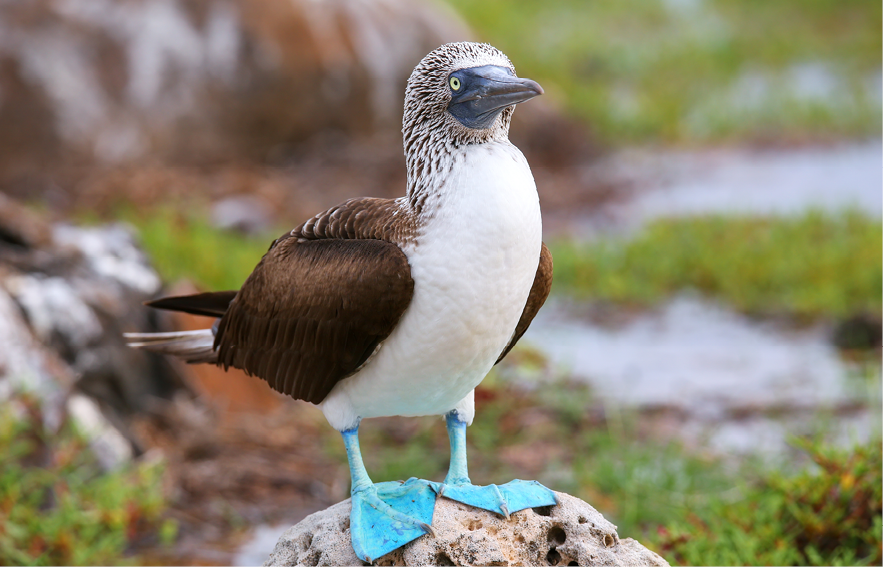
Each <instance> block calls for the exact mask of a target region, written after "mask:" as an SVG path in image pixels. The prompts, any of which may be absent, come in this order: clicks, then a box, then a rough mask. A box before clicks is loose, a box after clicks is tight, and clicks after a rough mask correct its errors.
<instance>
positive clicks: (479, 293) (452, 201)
mask: <svg viewBox="0 0 883 567" xmlns="http://www.w3.org/2000/svg"><path fill="white" fill-rule="evenodd" d="M442 191H444V193H443V195H442V197H443V199H442V198H440V199H439V201H438V203H437V205H436V206H435V207H434V209H433V210H431V212H430V213H429V214H428V215H427V216H428V218H427V219H426V222H425V224H424V227H423V230H422V231H421V234H420V236H419V238H418V239H417V244H416V246H415V247H414V248H413V249H412V250H411V251H410V252H411V253H410V254H409V262H410V264H411V273H412V277H413V278H414V300H413V307H414V310H415V311H419V312H420V313H421V314H422V317H421V320H423V321H427V329H426V330H427V332H429V333H433V334H435V335H436V338H435V341H436V344H437V347H438V348H437V350H438V352H440V353H444V354H441V356H443V357H447V358H448V359H451V357H453V358H459V359H462V360H475V361H476V362H478V361H481V365H486V364H487V360H486V359H488V358H492V359H493V360H496V357H497V356H498V355H499V354H500V351H502V349H503V348H504V347H505V345H506V344H508V341H509V339H510V338H511V335H512V332H513V330H514V328H515V325H516V324H517V322H518V319H519V318H520V316H521V313H522V311H523V309H524V305H525V303H526V301H527V296H528V294H529V292H530V287H531V284H532V283H533V279H534V276H535V275H536V270H537V265H538V261H539V255H540V246H541V232H542V221H541V218H540V208H539V199H538V197H537V192H536V186H535V184H534V180H533V176H532V175H531V173H530V169H529V167H528V166H527V162H526V161H525V160H524V157H523V156H522V155H521V152H519V151H518V150H517V149H516V148H515V147H514V146H511V145H489V144H488V145H484V146H477V147H473V148H471V149H470V150H469V151H466V152H464V153H463V154H462V155H461V156H458V159H457V160H455V162H454V165H453V167H452V168H451V172H450V174H449V175H448V176H447V182H446V184H445V186H444V187H443V188H442ZM430 327H431V329H430ZM493 360H490V363H491V364H492V363H493ZM443 363H444V361H440V364H442V365H443ZM461 363H463V362H462V361H461ZM488 368H489V366H488ZM484 371H485V372H486V371H487V369H485V370H484Z"/></svg>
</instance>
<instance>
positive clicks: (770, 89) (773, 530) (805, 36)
mask: <svg viewBox="0 0 883 567" xmlns="http://www.w3.org/2000/svg"><path fill="white" fill-rule="evenodd" d="M460 40H481V41H487V42H489V43H492V44H493V45H495V46H496V47H498V48H500V49H501V50H503V51H504V52H505V53H506V54H507V55H509V57H510V58H511V60H512V61H513V63H514V64H515V66H516V68H517V70H518V73H519V75H521V76H526V77H530V78H533V79H535V80H537V81H539V82H540V83H541V84H542V85H543V87H544V88H545V91H546V94H545V95H544V96H543V97H541V98H539V99H536V100H534V101H531V102H530V103H529V104H525V105H522V106H519V108H518V110H517V112H516V113H515V119H514V122H513V126H512V132H511V139H512V140H513V142H514V143H515V144H516V145H518V146H519V147H520V148H521V149H522V151H523V152H524V153H525V155H526V156H527V158H528V160H529V162H530V164H531V166H532V169H533V171H534V174H535V177H536V180H537V185H538V188H539V193H540V200H541V204H542V207H543V213H544V232H545V235H544V239H545V240H546V242H547V243H548V244H549V245H550V248H551V250H552V252H553V255H554V257H555V284H554V287H553V290H552V296H551V297H550V300H549V302H548V303H547V305H546V307H545V308H544V310H543V311H542V312H541V314H540V315H539V316H538V318H537V319H536V320H535V321H534V323H533V325H532V327H531V328H530V330H529V332H528V333H527V335H525V337H524V339H522V341H521V343H520V344H519V347H518V348H516V349H515V350H514V351H513V352H512V353H511V354H510V355H509V357H508V358H507V359H506V360H505V361H504V362H503V363H502V364H500V365H499V366H498V367H496V369H495V370H494V371H493V372H492V373H491V375H490V376H489V377H488V378H487V379H486V380H485V381H484V383H483V384H482V385H481V386H480V388H479V389H478V390H477V392H476V404H477V417H476V420H475V423H474V425H473V426H472V427H471V428H470V432H469V445H470V446H469V449H470V451H471V452H470V455H471V457H470V466H471V473H472V474H471V476H472V480H473V481H474V482H476V483H479V484H487V483H500V482H505V481H508V480H510V479H512V478H531V479H537V480H540V481H541V482H543V483H545V484H546V485H548V486H550V487H552V488H555V489H556V490H560V491H565V492H569V493H571V494H573V495H575V496H578V497H580V498H582V499H584V500H586V501H588V502H589V503H590V504H592V505H593V506H595V507H596V508H597V509H598V510H599V511H600V512H601V513H603V514H604V515H605V516H606V517H607V518H608V519H610V520H611V521H612V522H614V523H615V524H617V525H618V526H619V534H620V536H622V537H634V538H636V539H638V540H639V541H641V542H642V543H644V544H645V545H647V546H648V547H650V548H651V549H653V550H655V551H657V552H658V553H660V554H662V555H663V556H664V557H666V559H668V560H669V561H670V562H672V563H678V564H781V565H788V564H795V565H799V564H822V565H827V564H837V563H840V564H858V563H870V564H880V562H881V560H883V557H881V543H880V540H881V437H880V429H881V395H880V382H881V380H880V355H881V293H883V289H881V288H883V284H881V281H883V267H881V257H883V250H881V241H883V229H881V208H883V205H881V200H883V198H881V186H883V179H881V177H883V158H881V154H883V145H881V105H883V93H881V88H883V75H881V51H883V46H881V5H880V3H876V2H870V1H868V0H851V1H844V0H839V1H835V0H619V1H617V2H600V1H585V0H579V1H578V0H544V1H534V0H520V1H511V0H510V1H504V0H485V1H483V2H480V3H478V2H470V1H467V0H449V1H448V2H447V3H444V2H430V1H428V0H422V1H414V0H324V1H314V0H266V1H263V2H246V1H242V0H3V1H0V345H2V346H0V564H37V563H39V564H115V563H121V562H127V563H135V564H145V563H153V564H157V563H160V564H199V565H203V564H243V565H248V564H259V563H261V562H263V561H264V559H265V558H266V557H267V556H268V554H269V552H270V551H271V550H272V547H273V545H274V544H275V541H276V539H277V537H278V536H279V535H280V534H281V532H282V531H284V529H285V528H287V527H288V526H290V525H291V524H292V523H294V522H296V521H298V520H300V519H301V518H303V517H304V516H305V515H307V514H309V513H312V512H314V511H317V510H320V509H323V508H325V507H327V506H328V505H330V504H333V503H335V502H337V501H340V500H342V499H344V498H347V497H348V496H349V475H348V472H347V468H346V456H345V453H344V451H343V447H342V443H341V442H340V439H339V436H338V435H337V433H336V432H335V431H334V430H333V429H331V428H330V427H329V426H328V425H327V424H326V423H325V421H324V418H323V417H322V415H321V413H320V412H319V411H318V410H316V408H314V407H313V406H311V405H309V404H305V403H301V402H294V401H292V400H288V399H285V398H283V397H281V396H278V395H276V394H274V393H273V392H271V391H270V390H269V388H267V387H266V386H265V384H264V383H263V382H262V381H260V380H258V379H255V378H249V377H246V376H244V375H242V374H241V373H236V372H232V371H231V372H228V373H225V372H222V371H220V370H218V369H216V368H214V367H212V368H208V367H201V366H200V367H186V366H183V365H177V364H175V363H174V362H173V361H169V360H165V359H162V358H158V357H152V356H148V355H146V354H144V353H141V352H136V351H132V350H129V349H127V348H126V347H125V346H124V344H123V342H122V339H121V336H120V335H121V333H122V332H126V331H138V330H140V331H150V330H158V329H162V330H171V329H189V328H200V327H205V326H208V325H210V324H211V321H206V320H199V318H197V317H190V316H181V317H172V316H166V314H159V313H152V312H149V311H148V310H147V309H146V308H144V307H142V306H141V302H142V301H144V300H146V299H149V298H152V297H155V296H157V295H161V294H169V293H181V292H189V291H193V290H220V289H235V288H238V287H239V285H240V284H241V283H242V281H243V280H244V279H245V277H246V276H247V274H248V273H249V272H250V271H251V270H252V268H253V267H254V265H255V264H256V262H257V261H258V260H259V258H260V256H261V255H262V254H263V252H264V251H265V250H266V248H267V247H268V245H269V243H270V242H271V241H272V240H273V239H274V238H275V237H276V236H278V235H279V234H281V233H282V232H284V231H287V230H289V229H291V228H293V227H294V226H297V225H298V224H300V223H301V222H302V221H303V220H305V219H306V218H308V217H309V216H311V215H313V214H315V213H316V212H318V211H320V210H323V209H325V208H327V207H329V206H332V205H334V204H337V203H339V202H340V201H342V200H344V199H346V198H349V197H355V196H379V197H396V196H399V195H401V194H403V192H404V182H405V169H404V159H403V155H402V147H401V133H400V128H401V109H402V101H403V93H404V86H405V81H406V79H407V77H408V75H409V74H410V72H411V70H412V68H413V67H414V65H415V64H416V63H417V62H418V61H419V60H420V59H421V58H422V57H423V55H425V54H426V53H427V52H429V51H430V50H432V49H434V48H435V47H437V46H438V45H440V44H442V43H445V42H448V41H460ZM362 437H363V440H362V446H363V448H364V455H365V460H366V464H367V467H368V470H369V472H370V473H371V475H372V477H373V479H374V480H375V481H384V480H392V479H403V478H408V477H410V476H419V477H423V478H432V479H440V478H442V477H443V475H444V472H445V470H446V467H447V458H448V450H447V437H446V433H445V430H444V428H443V427H442V423H441V422H440V421H439V420H438V419H436V418H422V419H404V418H390V419H376V420H370V421H368V422H366V423H365V424H363V427H362Z"/></svg>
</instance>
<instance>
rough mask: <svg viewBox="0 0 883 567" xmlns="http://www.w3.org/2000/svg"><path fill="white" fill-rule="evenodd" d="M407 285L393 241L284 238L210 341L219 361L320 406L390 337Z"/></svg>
mask: <svg viewBox="0 0 883 567" xmlns="http://www.w3.org/2000/svg"><path fill="white" fill-rule="evenodd" d="M413 290H414V281H413V280H412V279H411V270H410V267H409V266H408V260H407V257H406V256H405V254H404V253H403V252H402V251H401V249H400V248H399V247H398V246H396V245H395V244H392V243H389V242H384V241H381V240H340V239H322V240H300V239H298V238H297V237H294V236H290V235H287V236H285V237H283V238H281V239H279V240H277V241H276V243H275V244H274V246H273V247H272V248H271V249H270V250H269V251H268V252H267V254H266V255H265V256H264V258H263V259H262V260H261V262H260V263H259V264H258V266H257V268H255V270H254V272H252V274H251V275H250V276H249V277H248V279H247V280H246V282H245V284H243V286H242V289H241V290H240V291H239V293H238V294H237V295H236V298H235V299H233V301H231V302H230V306H229V308H228V310H227V313H226V314H225V315H224V317H223V319H221V323H220V325H219V327H218V332H217V335H216V337H215V349H216V350H217V352H218V364H219V365H223V366H224V367H225V368H227V367H230V366H233V367H236V368H241V369H242V370H244V371H245V372H247V373H248V374H252V375H255V376H258V377H260V378H263V379H264V380H266V381H267V382H268V383H269V384H270V386H272V387H273V388H274V389H276V390H278V391H280V392H283V393H285V394H288V395H290V396H292V397H293V398H296V399H300V400H306V401H308V402H312V403H315V404H317V403H320V402H321V401H322V400H324V399H325V396H327V395H328V393H329V392H330V391H331V389H332V388H333V387H334V385H335V384H337V382H339V381H340V380H342V379H343V378H345V377H347V376H349V375H350V374H352V373H353V372H355V371H356V370H357V369H358V368H359V366H361V365H362V364H363V363H364V362H365V361H366V360H367V359H368V357H369V356H371V354H372V353H373V352H374V349H375V348H377V345H378V344H380V342H381V341H382V340H384V339H385V338H386V337H388V336H389V334H390V333H391V332H392V330H393V329H394V328H395V325H396V324H397V323H398V321H399V319H400V318H401V316H402V314H403V313H404V312H405V309H406V308H407V307H408V304H409V303H410V302H411V296H412V295H413Z"/></svg>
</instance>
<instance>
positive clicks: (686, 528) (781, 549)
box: [655, 440, 883, 565]
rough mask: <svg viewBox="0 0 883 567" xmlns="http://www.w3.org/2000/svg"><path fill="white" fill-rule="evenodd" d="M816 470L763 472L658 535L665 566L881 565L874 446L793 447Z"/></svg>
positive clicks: (879, 465)
mask: <svg viewBox="0 0 883 567" xmlns="http://www.w3.org/2000/svg"><path fill="white" fill-rule="evenodd" d="M796 444H797V446H799V447H801V448H802V449H803V450H804V451H806V453H807V454H808V455H809V456H810V457H811V458H812V459H813V461H814V462H815V463H816V467H815V468H814V469H813V470H806V471H802V472H800V473H798V474H796V475H792V476H787V475H783V474H781V473H770V474H768V475H766V476H764V477H763V478H762V479H760V480H759V481H758V482H756V483H755V484H754V485H752V486H751V487H750V489H749V490H748V491H747V492H746V493H745V495H744V497H743V498H742V499H740V500H738V501H737V502H733V503H731V502H725V501H721V500H715V501H713V502H711V503H710V505H709V506H708V507H707V508H706V509H705V510H699V511H693V512H692V513H691V514H690V515H688V516H686V517H682V518H679V519H678V520H677V521H675V522H671V523H670V524H669V525H668V526H667V527H664V528H662V529H660V530H658V532H657V533H658V537H657V538H655V543H656V544H657V545H659V549H660V550H661V552H662V553H664V554H665V556H666V557H667V559H668V560H669V561H670V562H671V563H672V564H683V565H880V562H881V561H883V555H881V538H880V535H881V531H883V523H881V516H883V507H881V485H883V477H881V469H883V461H881V446H880V442H879V440H876V441H873V442H871V443H870V444H868V445H866V446H857V447H855V448H853V449H852V450H844V449H835V448H831V447H826V446H824V445H820V444H813V443H810V442H807V441H798V442H796Z"/></svg>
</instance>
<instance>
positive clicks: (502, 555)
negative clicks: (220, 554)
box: [264, 492, 668, 567]
mask: <svg viewBox="0 0 883 567" xmlns="http://www.w3.org/2000/svg"><path fill="white" fill-rule="evenodd" d="M556 494H557V495H558V500H559V504H558V505H557V506H552V507H545V508H535V509H527V510H522V511H520V512H516V513H514V514H512V515H511V517H510V519H509V520H506V519H505V518H503V517H502V516H499V515H497V514H494V513H492V512H488V511H486V510H480V509H477V508H472V507H470V506H466V505H464V504H460V503H458V502H454V501H452V500H448V499H446V498H439V499H438V500H437V501H436V505H435V514H434V516H433V520H432V527H433V528H434V529H435V532H436V537H432V536H428V535H427V536H423V537H420V538H418V539H417V540H415V541H413V542H411V543H409V544H408V545H406V546H404V547H403V548H401V549H398V550H396V551H393V552H392V553H389V554H387V555H385V556H383V557H381V558H379V559H378V560H377V561H375V564H377V565H668V563H667V562H666V561H665V560H664V559H663V558H662V557H660V556H659V555H657V554H656V553H654V552H652V551H650V550H649V549H647V548H646V547H644V546H643V545H641V544H640V543H638V542H637V541H635V540H633V539H631V538H626V539H620V538H619V535H618V534H617V533H616V526H614V525H613V524H611V523H610V522H608V521H607V520H605V519H604V517H603V516H602V515H601V514H600V513H599V512H598V511H597V510H595V509H594V508H592V507H591V506H590V505H589V504H587V503H585V502H583V501H582V500H580V499H578V498H575V497H573V496H570V495H568V494H563V493H560V492H558V493H556ZM350 509H351V505H350V501H349V500H345V501H343V502H340V503H338V504H335V505H334V506H331V507H330V508H327V509H325V510H322V511H321V512H316V513H315V514H312V515H310V516H307V517H306V518H304V520H303V521H301V522H300V523H298V524H296V525H295V526H293V527H291V528H290V529H289V530H288V531H286V532H285V533H284V534H283V535H282V537H281V538H280V539H279V541H278V543H276V548H275V549H274V550H273V552H272V553H271V554H270V558H269V559H268V560H267V561H266V562H265V563H264V566H265V567H269V566H290V565H363V564H364V563H363V562H362V561H360V560H359V559H358V557H356V554H355V553H354V552H353V549H352V545H351V542H350V531H349V516H350Z"/></svg>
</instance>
